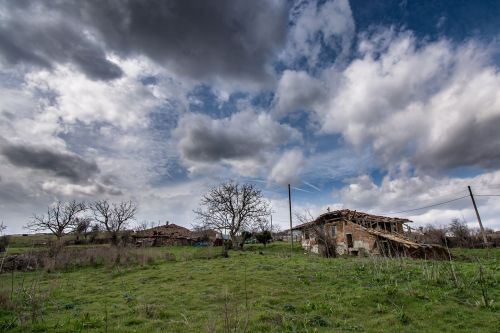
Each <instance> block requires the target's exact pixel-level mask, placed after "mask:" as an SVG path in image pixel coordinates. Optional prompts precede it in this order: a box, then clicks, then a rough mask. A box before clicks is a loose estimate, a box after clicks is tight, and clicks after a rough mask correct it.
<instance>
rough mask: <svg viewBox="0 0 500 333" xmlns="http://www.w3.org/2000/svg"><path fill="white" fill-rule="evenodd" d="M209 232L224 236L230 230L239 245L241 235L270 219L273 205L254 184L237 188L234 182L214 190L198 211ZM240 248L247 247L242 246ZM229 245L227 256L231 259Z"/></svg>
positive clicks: (232, 237) (225, 249)
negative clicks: (216, 231)
mask: <svg viewBox="0 0 500 333" xmlns="http://www.w3.org/2000/svg"><path fill="white" fill-rule="evenodd" d="M194 212H195V214H196V215H197V217H198V219H199V220H201V223H202V224H203V225H204V226H205V227H206V228H211V229H215V230H218V231H219V232H221V233H222V232H224V231H225V230H227V231H228V232H229V236H230V237H231V241H232V242H233V244H234V243H238V240H239V239H238V238H239V237H238V235H239V233H241V231H242V230H246V229H247V228H248V226H249V225H250V224H251V223H252V222H253V221H255V220H257V219H260V218H264V217H266V216H268V215H269V213H270V210H269V204H268V202H267V201H266V200H265V199H264V198H263V196H262V192H261V191H260V190H259V189H257V188H256V187H255V186H254V185H252V184H243V185H240V184H237V183H234V182H232V181H230V182H227V183H222V184H220V185H218V186H216V187H213V188H212V189H211V190H210V191H209V192H208V193H207V194H205V195H204V196H203V197H202V199H201V203H200V208H199V209H197V210H195V211H194ZM239 244H240V248H241V247H243V244H242V242H241V241H240V242H239ZM227 250H228V246H227V242H225V246H224V254H225V255H227Z"/></svg>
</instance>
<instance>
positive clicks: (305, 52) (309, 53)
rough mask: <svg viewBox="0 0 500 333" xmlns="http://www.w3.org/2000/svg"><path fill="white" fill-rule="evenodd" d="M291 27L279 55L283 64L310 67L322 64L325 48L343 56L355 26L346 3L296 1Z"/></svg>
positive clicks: (341, 0) (350, 42)
mask: <svg viewBox="0 0 500 333" xmlns="http://www.w3.org/2000/svg"><path fill="white" fill-rule="evenodd" d="M290 20H291V28H290V32H289V35H288V40H287V45H286V47H285V49H284V50H283V51H282V53H281V59H283V60H284V61H285V62H288V63H289V62H291V63H293V62H296V61H300V60H305V61H306V62H307V64H308V65H309V67H312V68H314V67H316V66H321V65H322V60H325V59H321V57H322V56H323V54H322V53H323V52H325V51H326V50H325V47H328V48H330V54H329V57H328V58H332V56H333V55H332V52H334V53H336V55H341V56H343V57H345V56H347V54H348V53H349V52H350V50H351V45H352V40H353V38H354V36H355V25H354V19H353V17H352V12H351V7H350V5H349V1H348V0H333V1H325V2H323V3H318V2H316V1H298V2H297V3H296V5H295V6H294V7H293V8H292V10H291V14H290Z"/></svg>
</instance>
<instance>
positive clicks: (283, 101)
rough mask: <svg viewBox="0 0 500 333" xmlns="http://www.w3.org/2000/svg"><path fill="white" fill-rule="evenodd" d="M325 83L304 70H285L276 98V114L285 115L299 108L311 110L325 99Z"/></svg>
mask: <svg viewBox="0 0 500 333" xmlns="http://www.w3.org/2000/svg"><path fill="white" fill-rule="evenodd" d="M325 94H326V89H325V85H324V83H322V82H321V81H320V80H318V79H316V78H314V77H311V76H310V75H309V74H307V73H306V72H304V71H293V70H285V71H284V72H283V75H282V76H281V78H280V80H279V83H278V87H277V89H276V95H275V99H274V104H275V106H274V114H276V115H277V116H283V115H286V114H290V113H293V112H295V111H297V110H304V109H306V110H309V109H310V108H314V107H315V106H316V105H317V103H321V101H323V100H324V98H325Z"/></svg>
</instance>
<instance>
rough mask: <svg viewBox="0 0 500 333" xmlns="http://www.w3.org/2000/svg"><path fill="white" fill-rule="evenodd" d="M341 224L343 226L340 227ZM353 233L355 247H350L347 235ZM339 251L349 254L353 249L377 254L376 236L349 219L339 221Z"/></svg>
mask: <svg viewBox="0 0 500 333" xmlns="http://www.w3.org/2000/svg"><path fill="white" fill-rule="evenodd" d="M339 225H341V227H339ZM348 234H351V235H352V241H353V244H352V245H353V247H352V248H348V244H347V235H348ZM336 242H337V253H338V254H349V253H350V252H351V251H358V253H361V252H364V253H366V254H376V253H374V252H377V253H378V251H377V247H376V244H375V243H376V237H375V236H373V235H371V234H370V233H369V232H367V231H366V230H364V229H363V228H362V227H360V226H359V225H358V224H356V223H352V222H349V221H340V222H337V235H336Z"/></svg>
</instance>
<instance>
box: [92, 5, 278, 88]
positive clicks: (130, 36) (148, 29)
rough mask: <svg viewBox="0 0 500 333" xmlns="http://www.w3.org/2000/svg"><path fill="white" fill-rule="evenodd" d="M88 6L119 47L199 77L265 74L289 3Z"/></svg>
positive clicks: (106, 37)
mask: <svg viewBox="0 0 500 333" xmlns="http://www.w3.org/2000/svg"><path fill="white" fill-rule="evenodd" d="M83 12H84V13H85V14H84V17H85V18H84V20H85V21H86V22H89V23H90V25H92V26H94V27H95V28H96V29H97V31H98V32H99V33H100V35H101V36H102V38H103V40H104V41H105V43H106V45H107V46H108V47H110V48H112V49H113V50H116V51H118V52H121V53H122V54H134V53H138V54H145V55H147V56H149V57H150V58H152V59H154V60H156V61H158V62H161V63H167V64H170V65H173V69H174V70H176V71H177V72H180V73H182V74H185V75H188V76H191V77H194V78H205V77H212V76H229V77H233V78H250V79H255V78H262V77H265V74H266V73H265V71H264V66H265V64H266V62H267V61H268V60H269V56H271V55H272V53H273V51H274V50H276V49H277V48H278V47H279V46H280V45H281V44H282V42H283V41H284V37H285V33H286V24H287V10H286V6H285V4H284V3H278V2H277V1H267V0H257V1H247V0H238V1H235V0H223V1H198V0H178V1H160V0H155V1H140V0H130V1H121V2H117V1H103V0H95V1H90V2H88V3H87V4H86V6H85V9H84V11H83Z"/></svg>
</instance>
